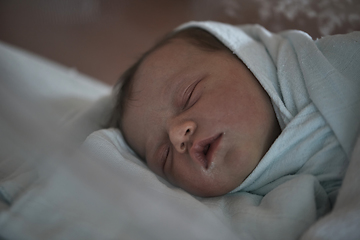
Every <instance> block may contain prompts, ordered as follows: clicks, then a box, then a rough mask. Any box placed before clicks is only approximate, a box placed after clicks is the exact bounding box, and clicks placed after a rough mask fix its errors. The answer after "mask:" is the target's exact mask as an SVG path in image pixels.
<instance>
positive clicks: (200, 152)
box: [190, 134, 222, 169]
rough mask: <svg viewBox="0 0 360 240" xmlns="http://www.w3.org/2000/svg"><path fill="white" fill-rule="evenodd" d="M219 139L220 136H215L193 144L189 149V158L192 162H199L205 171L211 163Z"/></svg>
mask: <svg viewBox="0 0 360 240" xmlns="http://www.w3.org/2000/svg"><path fill="white" fill-rule="evenodd" d="M221 137H222V134H217V135H214V136H212V137H210V138H207V139H204V140H202V141H200V142H197V143H194V145H193V146H192V147H191V149H190V156H191V157H192V158H193V159H194V160H197V161H199V162H200V163H201V165H202V166H203V167H204V168H205V169H208V167H209V166H210V164H211V162H212V161H213V157H214V153H215V152H216V150H217V148H218V146H219V144H220V141H221Z"/></svg>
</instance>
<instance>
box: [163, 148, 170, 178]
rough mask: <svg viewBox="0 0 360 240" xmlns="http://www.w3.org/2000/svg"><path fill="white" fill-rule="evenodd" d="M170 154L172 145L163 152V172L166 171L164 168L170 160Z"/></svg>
mask: <svg viewBox="0 0 360 240" xmlns="http://www.w3.org/2000/svg"><path fill="white" fill-rule="evenodd" d="M169 154H170V147H169V146H167V147H166V149H165V151H164V153H163V160H162V169H163V172H164V168H165V164H166V162H167V160H168V157H169Z"/></svg>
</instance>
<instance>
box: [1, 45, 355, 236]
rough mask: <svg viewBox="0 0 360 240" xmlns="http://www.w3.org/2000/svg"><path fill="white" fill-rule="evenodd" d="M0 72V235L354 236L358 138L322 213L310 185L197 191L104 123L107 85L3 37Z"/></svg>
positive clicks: (108, 100) (109, 103) (109, 98)
mask: <svg viewBox="0 0 360 240" xmlns="http://www.w3.org/2000/svg"><path fill="white" fill-rule="evenodd" d="M0 73H1V81H0V105H1V108H0V111H1V112H0V134H1V138H0V139H1V142H0V154H1V155H0V156H1V159H0V236H1V238H2V239H300V238H301V239H360V230H359V224H360V175H359V169H360V141H358V142H357V143H356V146H355V150H354V152H353V154H352V158H351V162H350V166H349V168H348V170H347V173H346V176H345V179H344V182H343V186H342V187H341V190H340V193H339V196H338V199H337V203H336V205H335V207H334V208H333V210H332V211H331V212H330V214H327V215H325V216H323V217H321V218H320V219H318V217H317V215H316V211H314V207H315V206H314V205H316V204H315V202H316V201H321V199H316V198H309V199H308V201H305V202H302V203H301V204H300V205H299V203H298V202H297V201H296V198H297V197H298V196H299V195H301V194H302V191H316V187H314V188H313V189H304V188H301V186H299V188H298V189H294V188H289V186H287V185H286V184H283V185H281V188H277V189H276V194H274V193H272V194H271V192H270V194H268V195H267V196H265V197H264V198H258V197H257V196H256V195H253V194H249V193H245V192H242V193H235V194H229V195H226V196H223V197H216V198H198V197H194V196H192V195H190V194H188V193H186V192H184V191H183V190H181V189H178V188H176V187H174V186H172V185H170V184H169V183H167V182H166V181H164V180H163V179H161V178H160V177H158V176H156V175H155V174H153V173H152V172H150V171H149V170H148V168H147V167H146V165H145V164H144V163H143V162H142V161H140V160H139V159H138V158H137V157H136V156H135V154H134V153H133V152H132V151H131V149H129V148H128V147H127V145H126V144H125V142H124V140H123V138H122V136H121V133H120V132H119V131H118V130H116V129H102V128H103V126H104V124H105V121H106V119H107V116H108V115H109V112H110V109H111V106H112V102H113V96H112V94H111V87H110V86H108V85H105V84H104V83H101V82H98V81H97V80H95V79H92V78H90V77H88V76H85V75H83V74H81V73H79V72H77V71H76V70H74V69H70V68H67V67H64V66H61V65H59V64H57V63H54V62H52V61H50V60H47V59H44V58H41V57H39V56H36V55H34V54H31V53H29V52H26V51H24V50H22V49H19V48H16V47H14V46H11V45H8V44H6V43H3V42H1V43H0ZM94 133H96V134H94ZM297 180H298V183H299V184H300V185H301V184H302V183H303V181H308V180H307V179H301V177H300V179H297ZM254 203H256V204H254Z"/></svg>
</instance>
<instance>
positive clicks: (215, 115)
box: [110, 26, 347, 197]
mask: <svg viewBox="0 0 360 240" xmlns="http://www.w3.org/2000/svg"><path fill="white" fill-rule="evenodd" d="M218 38H219V36H218ZM218 38H216V37H215V36H213V35H212V34H210V33H209V32H208V31H206V30H204V29H201V28H199V27H197V26H192V27H185V28H183V29H180V30H176V31H174V32H172V33H170V34H169V35H168V36H166V37H165V38H164V39H163V40H162V41H160V42H159V43H158V44H157V45H155V46H154V47H153V48H152V49H150V50H149V51H148V52H146V53H145V54H144V55H143V56H142V57H141V58H140V60H139V61H138V62H137V63H135V64H134V65H133V66H132V67H131V68H130V69H128V70H127V71H126V72H125V73H124V74H123V76H122V77H121V79H120V82H119V84H118V86H117V87H118V88H119V93H118V94H119V96H118V100H117V104H116V107H115V109H114V111H113V114H112V117H111V121H110V126H112V127H116V128H119V129H120V130H121V132H122V134H123V136H124V138H125V140H126V141H127V143H128V145H129V146H130V147H131V148H132V149H133V150H134V151H135V153H136V154H137V155H138V156H139V157H140V158H141V159H143V160H144V161H145V162H146V163H147V165H148V167H149V168H150V169H151V170H152V171H153V172H155V173H156V174H157V175H159V176H161V177H163V178H164V179H166V180H168V181H169V182H170V183H172V184H174V185H176V186H179V187H181V188H182V189H184V190H186V191H188V192H189V193H191V194H193V195H197V196H201V197H212V196H219V195H223V194H226V193H229V192H231V191H233V190H234V189H237V187H238V186H241V184H242V183H243V182H244V181H245V180H246V179H247V178H248V176H249V175H250V174H251V173H252V172H254V169H256V168H257V166H258V165H259V163H260V162H261V161H265V162H268V161H269V160H263V159H264V156H265V155H270V156H269V157H268V158H272V160H271V161H276V160H277V159H278V158H279V156H275V155H276V154H275V155H274V153H273V152H274V150H273V151H272V152H270V153H267V152H268V151H269V149H270V148H271V147H272V145H274V144H275V142H276V141H275V140H276V139H277V138H278V137H279V135H280V134H281V135H283V134H282V133H281V132H282V129H284V128H285V127H286V126H287V125H289V123H291V121H292V120H293V119H292V118H294V119H296V117H294V116H296V115H297V114H298V113H300V112H301V110H302V109H305V108H306V106H308V105H309V106H310V105H311V106H313V104H312V103H311V101H310V100H306V101H303V103H302V104H303V106H298V105H299V104H297V103H296V104H297V106H296V108H297V109H296V110H294V111H293V112H291V111H292V110H289V111H288V112H289V113H287V112H286V111H285V112H286V113H285V114H288V116H286V117H284V116H282V115H283V114H284V111H283V110H282V109H281V104H279V103H277V101H278V99H277V98H276V97H272V98H270V96H269V94H268V92H269V91H270V90H267V91H265V88H268V87H266V84H264V83H262V84H261V83H260V82H259V79H257V77H255V76H254V75H253V72H252V71H250V70H249V68H248V67H247V66H246V65H245V64H244V63H243V61H242V60H243V59H242V60H240V59H239V56H238V55H235V54H234V53H233V51H230V50H229V48H228V47H226V46H225V45H224V44H223V43H222V42H221V41H219V40H218ZM223 42H224V41H223ZM249 48H250V46H249ZM270 50H271V49H270ZM268 51H269V50H268ZM254 54H256V52H254ZM264 61H267V59H264ZM264 70H265V71H268V72H267V73H266V74H269V75H271V74H273V73H272V71H270V70H268V69H264ZM278 70H279V69H278ZM275 85H280V87H281V86H282V85H281V84H280V83H279V84H275ZM275 85H274V87H275V88H278V87H279V86H275ZM275 90H276V91H279V92H281V89H280V90H279V89H275ZM297 91H299V90H297ZM282 98H283V99H282V101H283V102H285V105H286V104H291V103H288V102H286V101H287V100H286V97H282ZM304 98H306V99H307V98H308V97H307V96H305V97H304ZM308 108H310V107H308ZM307 111H309V112H308V113H306V114H307V115H306V114H305V116H308V118H309V119H310V120H306V119H305V118H302V121H304V122H306V121H311V119H312V117H316V118H318V115H316V116H315V115H314V116H313V115H311V114H312V111H315V110H307ZM314 114H315V113H314ZM316 114H317V113H316ZM298 115H299V114H298ZM287 118H289V119H290V120H286V119H287ZM323 124H325V123H323ZM305 125H306V124H305ZM325 125H326V124H325ZM280 126H281V127H280ZM326 129H327V128H326ZM329 129H330V128H329ZM314 130H315V131H316V129H314ZM289 131H290V130H289ZM326 131H328V130H326ZM329 131H330V130H329ZM324 134H325V133H324ZM300 135H301V134H300ZM285 136H287V135H285ZM321 136H324V135H321ZM285 138H286V137H285ZM327 138H328V141H330V140H329V139H331V141H332V139H333V138H330V137H327ZM282 141H284V140H282ZM285 141H288V140H285ZM288 142H289V141H288ZM289 144H291V142H289ZM310 144H311V143H310ZM276 147H277V149H281V147H279V146H276ZM335 148H339V144H337V145H336V146H335ZM319 149H320V150H316V152H319V151H320V152H321V151H322V150H321V149H322V148H321V147H319ZM296 151H298V150H296ZM276 152H277V153H278V152H279V151H278V150H276ZM309 152H310V155H311V154H312V153H311V151H309ZM278 155H279V154H278ZM280 155H281V154H280ZM274 156H275V157H274ZM309 158H310V157H309ZM307 160H308V159H306V160H304V161H302V160H301V161H302V162H301V161H298V164H299V167H298V168H297V169H296V170H295V169H292V170H290V171H289V172H284V173H282V174H283V175H284V176H286V175H292V174H295V173H297V172H301V171H302V170H303V169H304V166H306V167H308V166H307V165H306V164H305V163H306V161H307ZM294 161H296V157H294ZM319 162H322V160H321V161H319ZM335 162H336V161H335ZM340 162H342V163H341V164H343V165H346V163H347V161H346V160H344V156H341V157H340ZM344 162H345V164H344ZM264 164H268V163H264ZM336 164H338V163H336ZM336 164H335V165H336ZM300 165H301V166H300ZM330 165H331V159H330ZM306 167H305V169H306ZM289 168H290V169H291V165H289ZM310 168H311V167H310ZM260 169H261V168H260ZM343 169H344V167H343V168H338V169H337V170H336V171H337V173H336V174H335V175H336V177H334V178H331V179H322V178H321V176H322V175H321V174H319V179H320V180H319V181H323V182H325V185H326V187H328V186H330V185H331V184H330V185H329V182H332V181H333V180H334V179H335V182H336V184H335V185H334V184H333V185H331V186H330V187H329V189H331V190H329V192H331V191H334V189H337V188H338V187H339V186H340V184H339V181H341V178H342V174H343ZM259 171H260V170H259ZM311 171H313V170H311ZM311 171H310V172H311ZM270 172H271V171H270ZM313 172H315V171H313ZM305 173H306V171H305ZM315 175H316V174H315ZM330 175H331V174H330ZM327 176H329V175H327ZM280 177H281V176H276V177H274V179H273V180H271V181H269V182H274V181H275V180H276V179H278V178H280ZM251 181H253V180H251ZM259 189H261V188H259ZM259 192H264V191H263V190H261V191H259Z"/></svg>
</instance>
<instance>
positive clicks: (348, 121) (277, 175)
mask: <svg viewBox="0 0 360 240" xmlns="http://www.w3.org/2000/svg"><path fill="white" fill-rule="evenodd" d="M189 27H199V28H202V29H204V30H206V31H208V32H210V33H211V34H213V35H214V36H215V37H217V38H218V39H219V40H220V41H221V42H223V43H224V44H225V45H226V46H227V47H228V48H229V49H230V50H231V51H232V52H233V53H234V54H235V55H237V56H238V57H239V58H240V59H241V60H242V61H243V62H244V64H245V65H246V66H247V67H248V68H249V69H250V70H251V71H252V73H253V74H254V75H255V77H256V78H257V79H258V81H259V82H260V83H261V85H262V86H263V87H264V89H265V90H266V91H267V93H268V94H269V96H270V98H271V100H272V103H273V107H274V109H275V112H276V115H277V118H278V121H279V124H280V126H281V128H282V133H281V135H280V136H279V137H278V139H277V140H276V141H275V142H274V144H273V145H272V147H271V148H270V149H269V151H268V152H267V153H266V155H265V156H264V157H263V159H262V160H261V161H260V163H259V165H258V166H257V167H256V168H255V170H254V171H253V172H252V173H251V174H250V175H249V176H248V178H247V179H246V180H245V181H244V182H243V183H242V184H241V185H240V186H238V187H237V188H236V189H234V190H233V191H232V192H238V191H246V192H251V193H255V194H259V195H266V194H267V193H268V192H270V191H271V190H272V189H274V188H275V187H277V186H279V185H280V184H281V183H284V182H285V181H287V180H289V179H292V178H293V177H294V176H296V175H298V174H303V175H306V174H309V176H310V175H313V176H315V177H316V179H317V180H318V181H319V183H320V184H321V186H322V187H323V188H324V190H325V191H326V193H327V195H328V196H329V198H330V201H331V202H332V203H334V201H335V198H336V195H337V190H338V189H339V187H340V185H341V180H342V178H343V175H344V171H345V169H346V167H347V164H348V158H349V156H350V154H351V152H352V149H353V145H354V142H355V140H356V136H357V135H358V133H359V119H360V111H359V110H360V68H359V67H358V66H359V63H360V53H359V50H360V43H359V41H360V32H354V33H352V34H348V35H337V36H331V37H324V38H322V39H320V40H317V41H313V40H312V39H311V37H310V36H309V35H307V34H306V33H303V32H301V31H285V32H282V33H280V34H273V33H270V32H268V31H267V30H266V29H264V28H262V27H261V26H258V25H245V26H241V27H237V26H232V25H228V24H222V23H218V22H190V23H187V24H185V25H182V26H180V27H179V29H184V28H189ZM320 192H321V191H320ZM320 192H319V193H320Z"/></svg>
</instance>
